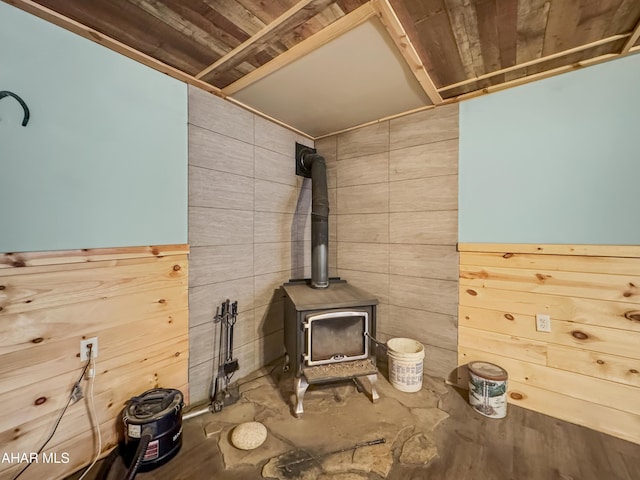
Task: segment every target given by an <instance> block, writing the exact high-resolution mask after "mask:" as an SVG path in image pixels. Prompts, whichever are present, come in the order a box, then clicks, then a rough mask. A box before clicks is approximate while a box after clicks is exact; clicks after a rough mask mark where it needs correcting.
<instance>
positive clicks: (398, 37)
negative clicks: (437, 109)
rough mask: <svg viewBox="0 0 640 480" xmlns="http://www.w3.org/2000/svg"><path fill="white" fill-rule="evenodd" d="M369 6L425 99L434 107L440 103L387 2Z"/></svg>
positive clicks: (382, 0)
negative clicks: (415, 80)
mask: <svg viewBox="0 0 640 480" xmlns="http://www.w3.org/2000/svg"><path fill="white" fill-rule="evenodd" d="M370 3H371V5H372V6H373V9H374V10H375V11H376V14H377V15H378V17H379V18H380V21H381V22H382V24H383V25H384V27H385V28H386V30H387V32H388V33H389V35H390V36H391V39H392V40H393V42H394V43H395V44H396V46H397V47H398V50H400V53H401V54H402V56H403V57H404V59H405V61H406V62H407V64H408V65H409V68H410V69H411V71H412V72H413V74H414V75H415V77H416V79H417V80H418V82H419V83H420V86H421V87H422V89H423V90H424V93H426V94H427V97H429V99H430V100H431V102H432V103H433V104H434V105H438V104H441V103H442V101H443V100H442V97H441V96H440V93H438V89H437V88H436V86H435V84H434V83H433V80H432V79H431V77H430V76H429V73H428V72H427V69H426V67H425V66H424V64H423V63H422V60H421V59H420V56H419V55H418V52H417V51H416V49H415V47H414V46H413V44H412V43H411V39H410V38H409V36H408V35H407V32H406V31H405V29H404V27H403V26H402V23H401V22H400V19H399V18H398V16H397V15H396V12H395V11H394V10H393V8H392V7H391V5H390V4H389V1H388V0H371V2H370Z"/></svg>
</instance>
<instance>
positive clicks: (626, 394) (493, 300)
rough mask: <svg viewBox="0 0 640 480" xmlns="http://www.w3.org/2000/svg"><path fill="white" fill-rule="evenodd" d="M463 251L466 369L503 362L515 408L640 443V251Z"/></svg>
mask: <svg viewBox="0 0 640 480" xmlns="http://www.w3.org/2000/svg"><path fill="white" fill-rule="evenodd" d="M458 248H459V251H460V292H459V293H460V297H459V298H460V300H459V302H460V305H459V332H458V364H459V365H465V364H467V363H469V362H470V361H474V360H485V361H489V362H493V363H496V364H498V365H501V366H502V367H504V368H505V369H506V370H507V371H508V372H509V390H508V394H507V395H508V401H509V402H510V403H512V404H514V405H520V406H522V407H525V408H529V409H531V410H535V411H538V412H541V413H544V414H547V415H550V416H553V417H556V418H561V419H563V420H567V421H570V422H573V423H576V424H579V425H584V426H586V427H589V428H592V429H594V430H598V431H600V432H604V433H608V434H610V435H614V436H616V437H619V438H623V439H625V440H629V441H631V442H634V443H640V246H607V245H513V244H509V245H504V244H460V245H459V247H458ZM537 313H541V314H547V315H549V316H550V317H551V332H550V333H546V332H538V331H536V318H535V316H536V314H537ZM465 370H466V369H464V368H460V369H459V371H460V374H459V377H458V382H459V383H460V384H465V381H466V379H465V375H466V372H465Z"/></svg>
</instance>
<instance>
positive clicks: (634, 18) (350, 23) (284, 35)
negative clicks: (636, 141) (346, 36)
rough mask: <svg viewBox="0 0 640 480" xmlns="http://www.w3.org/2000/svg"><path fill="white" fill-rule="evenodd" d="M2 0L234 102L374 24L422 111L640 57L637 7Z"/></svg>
mask: <svg viewBox="0 0 640 480" xmlns="http://www.w3.org/2000/svg"><path fill="white" fill-rule="evenodd" d="M4 1H5V2H6V3H9V4H11V5H15V6H17V7H18V8H22V9H24V10H26V11H28V12H30V13H33V14H36V15H38V16H40V17H42V18H44V19H46V20H49V21H52V22H54V23H56V24H58V25H61V26H63V27H66V28H69V29H70V30H72V31H75V32H76V33H80V34H82V35H84V36H85V37H87V38H90V39H92V40H94V41H97V42H99V43H102V44H104V45H106V46H109V47H111V48H114V49H115V50H117V51H120V52H121V53H124V54H126V55H128V56H131V57H133V58H135V59H137V60H140V61H142V62H143V63H145V64H147V65H150V66H153V67H155V68H157V69H159V70H161V71H164V72H165V73H169V74H170V75H173V76H175V77H176V78H179V79H180V80H184V81H187V82H189V83H192V84H195V85H198V86H200V87H203V88H206V89H207V90H209V91H212V92H214V93H216V94H218V95H221V96H230V97H231V99H233V94H234V93H235V92H237V91H239V90H240V89H242V88H245V87H247V86H248V85H250V84H251V83H253V82H255V81H258V80H260V79H261V78H264V76H266V75H268V74H269V73H270V72H273V71H274V69H278V68H281V67H282V66H284V65H286V64H288V63H290V62H292V61H294V60H295V59H296V57H298V58H299V57H300V56H302V55H304V54H305V53H309V52H310V51H313V50H314V49H316V48H321V47H322V45H323V44H325V43H327V42H329V41H331V40H332V39H334V38H336V37H337V36H339V35H340V34H341V33H344V32H345V31H348V30H349V29H351V28H354V27H356V26H357V25H359V24H361V23H362V22H363V21H365V20H366V19H368V18H370V17H371V16H377V17H378V18H379V19H380V20H381V21H382V23H383V24H384V26H385V28H386V29H387V31H388V33H389V35H390V37H391V38H392V39H393V41H394V42H395V44H396V45H397V46H398V49H399V50H400V52H401V53H402V56H403V57H404V59H405V60H406V61H407V63H408V65H409V67H410V69H411V71H412V72H413V73H414V74H415V76H416V79H417V81H418V82H419V83H420V85H421V86H422V88H423V89H424V91H425V93H426V96H427V97H428V99H429V100H430V101H429V102H428V103H425V108H427V107H428V108H432V107H431V104H433V105H436V106H437V105H438V104H441V103H449V102H452V101H458V100H461V99H465V98H469V97H472V96H476V95H480V94H483V93H488V92H491V91H495V90H499V89H502V88H508V87H509V86H513V85H518V84H522V83H526V82H528V81H532V80H535V79H538V78H544V77H546V76H550V75H554V74H558V73H562V72H566V71H570V70H573V69H576V68H580V67H583V66H586V65H590V64H593V63H597V62H600V61H605V60H608V59H612V58H616V57H619V56H621V55H627V54H630V53H635V52H637V51H640V40H639V37H640V1H638V0H371V1H367V0H302V1H299V0H261V1H259V0H91V1H86V0H4ZM285 54H286V55H285ZM363 54H375V53H374V52H363ZM337 90H338V92H337V93H336V94H339V88H338V89H337ZM249 107H250V106H249ZM262 113H265V114H267V115H268V112H262ZM291 127H293V128H294V129H295V125H291Z"/></svg>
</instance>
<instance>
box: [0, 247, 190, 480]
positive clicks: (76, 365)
mask: <svg viewBox="0 0 640 480" xmlns="http://www.w3.org/2000/svg"><path fill="white" fill-rule="evenodd" d="M188 252H189V249H188V246H186V245H168V246H158V247H128V248H122V249H117V248H111V249H93V250H82V251H69V252H33V253H20V254H3V255H1V256H0V258H1V259H2V260H1V261H0V264H2V267H3V268H0V285H2V287H3V288H2V289H1V290H0V332H1V335H0V339H1V340H0V392H2V393H0V401H2V402H3V405H4V408H3V410H2V412H1V413H0V442H1V443H2V445H3V447H4V449H5V451H8V452H30V451H36V450H37V448H38V447H39V446H40V444H41V442H42V441H43V439H44V438H45V437H46V435H47V434H48V433H49V431H50V429H51V426H52V422H53V420H54V419H55V418H56V416H57V415H58V413H59V411H60V409H61V408H62V407H63V406H64V405H65V404H66V401H67V399H68V397H69V395H70V393H71V387H72V385H73V384H74V382H75V381H76V379H77V378H78V376H79V375H80V373H81V370H82V368H83V366H84V363H83V362H80V360H79V358H78V355H79V347H80V340H81V339H84V338H89V337H93V336H97V337H98V346H99V351H98V358H97V361H96V377H95V388H94V395H95V403H96V411H97V414H98V421H99V423H100V428H101V431H102V433H103V436H104V442H103V452H104V453H106V452H107V451H109V450H110V449H111V448H112V447H113V446H115V442H116V438H117V437H116V417H117V416H118V414H119V413H120V411H121V409H122V408H123V407H124V405H125V403H126V402H127V401H128V400H129V399H130V398H131V397H132V396H134V395H137V394H140V393H142V392H144V391H145V390H148V389H149V388H154V387H167V388H179V389H181V390H182V392H183V393H184V394H185V399H186V401H187V402H188V401H189V397H188V395H189V391H188V378H187V372H188V362H189V348H188V345H189V340H188V322H189V319H188V295H187V288H188V285H187V283H188V282H187V279H188V260H187V254H188ZM82 388H83V390H84V393H85V400H81V401H79V402H77V403H75V404H73V405H71V406H70V407H69V409H68V410H67V412H66V414H65V416H64V417H63V420H62V422H61V423H60V426H59V428H58V431H57V433H56V435H55V436H54V437H53V439H52V441H51V443H50V444H49V445H48V446H47V450H46V451H48V452H58V454H60V452H68V453H69V457H70V462H69V463H68V464H62V463H60V464H46V465H45V464H43V463H39V464H34V465H33V466H32V467H30V468H29V470H27V472H26V473H25V474H24V477H23V478H25V479H29V478H52V479H54V478H55V479H58V478H63V477H65V476H66V475H68V474H69V473H71V472H72V471H74V470H76V469H78V468H80V467H82V466H83V465H86V464H88V463H89V462H90V461H91V459H92V457H93V455H94V454H95V452H94V449H95V444H94V442H93V441H92V438H93V431H92V427H91V422H90V420H89V417H88V414H87V406H86V401H87V400H86V399H87V398H88V391H87V388H88V384H87V383H86V382H83V383H82ZM22 466H23V465H15V464H13V465H12V464H7V463H2V464H0V477H2V478H5V476H9V475H11V476H13V475H15V474H16V473H17V471H18V470H19V469H20V468H22Z"/></svg>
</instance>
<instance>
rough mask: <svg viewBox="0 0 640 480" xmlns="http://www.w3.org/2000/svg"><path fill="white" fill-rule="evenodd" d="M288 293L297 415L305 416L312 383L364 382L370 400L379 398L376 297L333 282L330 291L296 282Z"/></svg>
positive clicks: (287, 330) (287, 329) (287, 325)
mask: <svg viewBox="0 0 640 480" xmlns="http://www.w3.org/2000/svg"><path fill="white" fill-rule="evenodd" d="M283 289H284V291H285V294H286V296H285V324H284V337H285V347H286V350H287V356H288V362H289V363H290V367H291V370H292V371H293V373H294V390H295V393H296V404H295V405H294V406H293V409H294V413H295V415H296V416H300V415H302V413H303V411H304V410H303V405H302V403H303V398H304V394H305V392H306V391H307V388H308V387H309V385H312V384H321V383H331V382H336V381H343V380H354V381H356V384H357V385H358V386H359V389H362V384H361V383H360V379H361V378H362V377H367V378H368V380H369V381H370V383H371V398H372V400H373V401H375V400H377V399H378V393H377V391H376V388H375V383H376V380H377V368H376V356H375V348H372V346H373V345H372V342H371V340H370V337H375V330H376V305H377V304H378V300H377V299H376V298H375V297H372V296H371V295H369V294H367V293H365V292H363V291H361V290H359V289H357V288H355V287H353V286H351V285H349V284H347V282H346V281H345V280H340V279H333V278H332V279H330V281H329V287H328V288H323V289H317V288H311V287H310V281H309V280H292V281H290V282H289V283H286V284H285V285H283Z"/></svg>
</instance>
